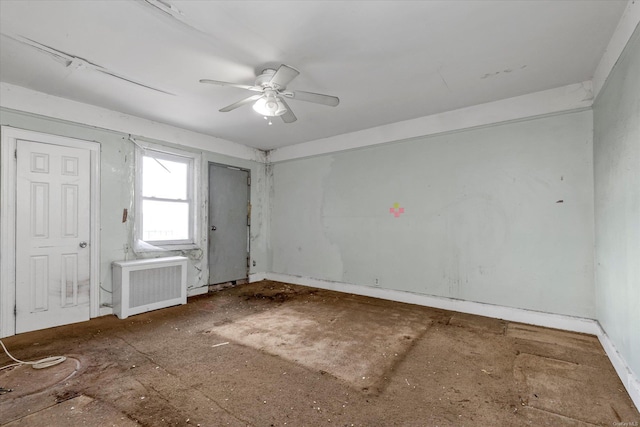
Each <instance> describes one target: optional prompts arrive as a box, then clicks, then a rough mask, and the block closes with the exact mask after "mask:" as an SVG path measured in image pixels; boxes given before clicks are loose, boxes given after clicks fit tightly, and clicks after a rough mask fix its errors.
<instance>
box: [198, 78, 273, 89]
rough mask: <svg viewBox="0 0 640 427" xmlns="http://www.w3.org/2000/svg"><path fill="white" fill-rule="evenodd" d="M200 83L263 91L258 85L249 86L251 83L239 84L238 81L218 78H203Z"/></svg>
mask: <svg viewBox="0 0 640 427" xmlns="http://www.w3.org/2000/svg"><path fill="white" fill-rule="evenodd" d="M200 83H209V84H212V85H218V86H230V87H237V88H238V89H246V90H251V91H253V92H262V88H260V87H257V86H249V85H241V84H237V83H229V82H221V81H218V80H210V79H201V80H200Z"/></svg>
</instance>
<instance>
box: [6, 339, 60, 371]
mask: <svg viewBox="0 0 640 427" xmlns="http://www.w3.org/2000/svg"><path fill="white" fill-rule="evenodd" d="M0 345H1V346H2V348H3V349H4V352H5V353H7V356H9V357H10V358H11V360H13V361H15V362H17V363H12V364H10V365H7V366H2V367H0V371H2V370H3V369H8V368H11V367H13V366H20V365H31V367H32V368H33V369H44V368H50V367H51V366H55V365H57V364H59V363H62V362H64V361H65V360H67V358H66V357H65V356H52V357H45V358H44V359H40V360H36V361H33V362H25V361H23V360H18V359H16V358H15V357H13V356H12V355H11V353H9V350H7V347H5V346H4V343H3V342H2V340H0Z"/></svg>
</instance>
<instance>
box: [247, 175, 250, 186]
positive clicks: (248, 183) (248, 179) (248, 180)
mask: <svg viewBox="0 0 640 427" xmlns="http://www.w3.org/2000/svg"><path fill="white" fill-rule="evenodd" d="M247 185H248V186H249V187H251V177H250V176H247Z"/></svg>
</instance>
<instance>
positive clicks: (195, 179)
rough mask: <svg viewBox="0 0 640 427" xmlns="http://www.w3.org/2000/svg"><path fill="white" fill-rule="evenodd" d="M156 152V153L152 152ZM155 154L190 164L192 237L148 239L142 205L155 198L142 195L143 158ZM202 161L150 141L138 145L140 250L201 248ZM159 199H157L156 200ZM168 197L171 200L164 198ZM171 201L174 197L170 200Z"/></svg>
mask: <svg viewBox="0 0 640 427" xmlns="http://www.w3.org/2000/svg"><path fill="white" fill-rule="evenodd" d="M150 154H152V155H150ZM144 157H152V158H156V159H158V160H168V161H173V162H179V163H185V164H186V165H187V175H188V176H187V202H188V204H189V224H188V227H189V237H188V238H187V239H181V240H144V238H143V237H144V236H143V235H142V224H143V219H144V211H143V209H142V204H143V201H144V200H154V198H149V197H144V196H143V195H142V184H143V173H144V171H143V158H144ZM200 162H201V158H200V155H199V154H196V153H193V152H189V151H184V150H179V149H176V148H170V147H165V146H159V145H155V144H147V146H146V147H142V146H136V149H135V172H136V173H135V184H134V185H135V187H134V195H135V231H134V241H135V244H134V249H135V250H136V252H153V251H159V250H160V251H162V250H182V249H198V248H199V247H200V242H199V238H198V230H199V218H200V212H199V204H198V199H199V197H198V196H199V193H198V188H199V185H198V183H199V180H200V173H199V171H200ZM155 200H157V199H155ZM161 200H167V199H161ZM168 201H170V199H169V200H168Z"/></svg>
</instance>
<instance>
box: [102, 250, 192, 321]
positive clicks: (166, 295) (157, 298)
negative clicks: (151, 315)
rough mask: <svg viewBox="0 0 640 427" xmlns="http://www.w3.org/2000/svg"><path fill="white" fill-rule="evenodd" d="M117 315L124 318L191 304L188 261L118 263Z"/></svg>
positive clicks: (115, 275) (114, 268) (115, 276)
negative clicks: (189, 299) (189, 302)
mask: <svg viewBox="0 0 640 427" xmlns="http://www.w3.org/2000/svg"><path fill="white" fill-rule="evenodd" d="M112 271H113V312H114V314H115V315H117V316H118V317H119V318H120V319H126V318H127V317H129V316H132V315H134V314H140V313H144V312H146V311H151V310H157V309H159V308H165V307H170V306H172V305H179V304H186V303H187V258H185V257H181V256H175V257H166V258H153V259H137V260H133V261H115V262H113V263H112Z"/></svg>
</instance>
